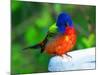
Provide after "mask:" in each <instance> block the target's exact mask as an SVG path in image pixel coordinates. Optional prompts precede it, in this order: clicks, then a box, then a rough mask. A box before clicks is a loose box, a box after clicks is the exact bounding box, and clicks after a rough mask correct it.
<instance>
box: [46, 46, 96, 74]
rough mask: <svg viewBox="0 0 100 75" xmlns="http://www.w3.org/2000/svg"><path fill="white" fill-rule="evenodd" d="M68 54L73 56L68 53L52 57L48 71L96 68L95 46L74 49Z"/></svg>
mask: <svg viewBox="0 0 100 75" xmlns="http://www.w3.org/2000/svg"><path fill="white" fill-rule="evenodd" d="M68 55H70V56H72V58H71V57H68V56H66V55H63V57H61V56H54V57H52V58H51V59H50V61H49V65H48V71H53V72H54V71H68V70H82V69H95V66H96V65H95V61H96V60H95V48H88V49H81V50H77V51H72V52H69V53H68Z"/></svg>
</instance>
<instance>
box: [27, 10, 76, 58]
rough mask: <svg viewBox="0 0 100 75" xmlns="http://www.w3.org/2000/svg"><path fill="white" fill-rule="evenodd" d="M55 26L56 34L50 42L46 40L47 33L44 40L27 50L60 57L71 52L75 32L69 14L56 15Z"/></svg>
mask: <svg viewBox="0 0 100 75" xmlns="http://www.w3.org/2000/svg"><path fill="white" fill-rule="evenodd" d="M56 26H57V29H58V34H56V35H55V36H54V37H53V38H52V39H51V40H48V36H49V33H48V34H47V36H46V37H45V39H44V40H43V41H42V42H41V43H39V44H37V45H35V46H30V47H27V48H25V49H28V48H39V47H40V48H41V52H44V51H45V52H46V53H48V54H54V55H60V56H62V55H63V54H67V52H69V51H71V49H72V48H73V47H74V45H75V43H76V36H77V35H76V31H75V27H74V25H73V22H72V19H71V17H70V15H69V14H67V13H65V12H62V13H60V14H59V15H58V18H57V21H56Z"/></svg>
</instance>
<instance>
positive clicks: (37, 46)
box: [23, 44, 40, 50]
mask: <svg viewBox="0 0 100 75" xmlns="http://www.w3.org/2000/svg"><path fill="white" fill-rule="evenodd" d="M34 48H35V49H37V48H40V45H39V44H37V45H34V46H29V47H26V48H24V49H23V50H26V49H34Z"/></svg>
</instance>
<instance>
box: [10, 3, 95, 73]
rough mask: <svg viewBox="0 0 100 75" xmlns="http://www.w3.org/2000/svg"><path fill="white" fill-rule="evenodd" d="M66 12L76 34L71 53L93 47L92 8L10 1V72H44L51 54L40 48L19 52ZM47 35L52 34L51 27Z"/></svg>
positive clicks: (93, 9) (35, 41)
mask: <svg viewBox="0 0 100 75" xmlns="http://www.w3.org/2000/svg"><path fill="white" fill-rule="evenodd" d="M61 12H67V13H69V14H70V16H71V17H72V20H73V22H74V26H75V28H76V31H77V43H76V45H75V47H74V48H73V50H79V49H84V48H90V47H95V46H96V34H95V32H96V30H95V29H96V23H95V22H96V6H88V5H73V4H53V3H39V2H38V3H37V2H23V1H12V4H11V18H12V22H11V23H12V25H11V27H12V30H11V37H12V38H11V52H12V54H11V73H12V74H18V73H38V72H48V70H47V68H48V62H49V59H50V57H51V55H48V54H46V53H42V54H41V53H40V49H39V50H36V49H33V50H32V49H30V50H23V48H25V47H27V46H31V45H35V44H37V43H39V42H40V41H42V40H43V39H44V38H45V36H46V33H47V31H48V29H49V28H50V27H51V26H52V25H55V23H56V19H57V16H58V15H59V14H60V13H61ZM50 31H51V32H55V31H56V30H55V29H54V27H51V29H50Z"/></svg>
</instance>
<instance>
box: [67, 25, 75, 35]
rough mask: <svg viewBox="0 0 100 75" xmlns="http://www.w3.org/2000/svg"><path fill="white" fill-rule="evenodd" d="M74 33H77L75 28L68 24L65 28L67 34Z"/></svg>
mask: <svg viewBox="0 0 100 75" xmlns="http://www.w3.org/2000/svg"><path fill="white" fill-rule="evenodd" d="M72 34H76V31H75V28H74V27H69V26H67V27H66V30H65V35H72Z"/></svg>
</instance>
